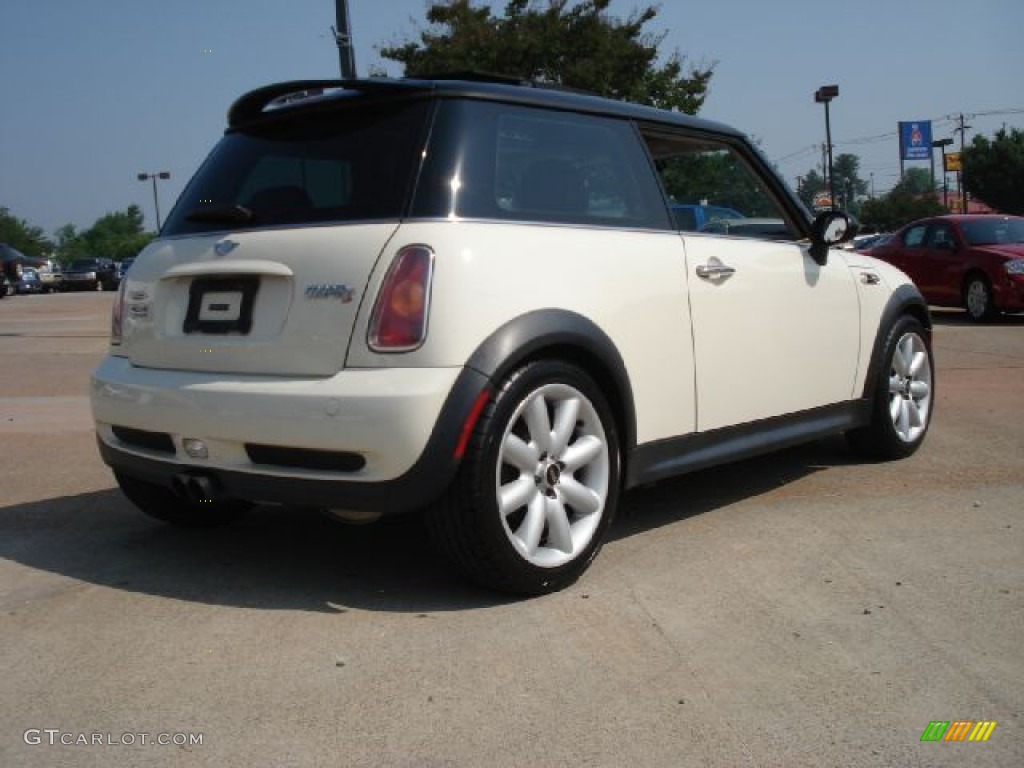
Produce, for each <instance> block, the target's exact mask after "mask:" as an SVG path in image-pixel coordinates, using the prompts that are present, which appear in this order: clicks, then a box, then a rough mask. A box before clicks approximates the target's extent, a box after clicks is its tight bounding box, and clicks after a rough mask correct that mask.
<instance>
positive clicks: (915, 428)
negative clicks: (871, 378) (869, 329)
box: [846, 315, 935, 459]
mask: <svg viewBox="0 0 1024 768" xmlns="http://www.w3.org/2000/svg"><path fill="white" fill-rule="evenodd" d="M927 338H928V335H927V332H926V331H925V329H924V326H922V325H921V322H920V321H919V320H917V319H916V318H914V317H911V316H909V315H904V316H903V317H901V318H900V319H899V320H898V321H897V322H896V323H895V324H894V325H893V326H892V328H891V329H890V330H889V334H888V336H887V337H886V341H885V346H884V347H883V354H882V359H881V361H880V362H881V364H880V365H879V366H878V372H877V374H876V379H875V382H874V386H873V389H872V392H871V394H872V404H871V421H870V423H869V424H868V425H867V426H865V427H862V428H860V429H856V430H852V431H850V432H847V433H846V437H847V439H848V440H849V442H850V444H851V445H852V446H853V447H854V448H855V449H856V450H858V451H859V452H860V453H862V454H864V455H866V456H869V457H871V458H878V459H901V458H904V457H906V456H909V455H910V454H912V453H913V452H914V451H916V450H917V449H918V448H919V447H920V446H921V443H922V442H923V441H924V437H925V434H926V433H927V432H928V425H929V424H930V423H931V416H932V404H933V399H934V396H935V369H934V365H933V363H932V357H931V349H930V348H929V345H928V342H927Z"/></svg>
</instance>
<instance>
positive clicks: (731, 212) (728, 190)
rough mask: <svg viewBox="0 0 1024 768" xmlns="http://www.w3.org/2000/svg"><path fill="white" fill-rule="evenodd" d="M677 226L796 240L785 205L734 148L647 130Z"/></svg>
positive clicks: (746, 235) (705, 230)
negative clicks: (785, 212)
mask: <svg viewBox="0 0 1024 768" xmlns="http://www.w3.org/2000/svg"><path fill="white" fill-rule="evenodd" d="M644 138H645V139H646V141H647V147H648V150H649V151H650V153H651V156H652V157H653V158H654V165H655V168H656V169H657V171H658V176H659V177H660V179H661V185H662V187H663V189H664V190H665V194H666V195H667V196H668V200H669V208H670V210H671V212H672V216H673V219H674V224H675V227H676V229H679V230H681V231H686V232H708V233H713V234H722V235H734V236H738V237H755V238H766V239H777V240H788V239H794V235H793V233H792V230H791V228H790V227H789V226H788V224H787V222H786V217H785V214H784V213H783V208H782V206H781V205H780V203H779V201H778V200H777V199H776V198H775V197H774V195H772V193H771V192H770V191H769V190H768V188H767V187H766V186H765V184H764V183H763V182H762V181H761V180H760V179H759V178H758V177H757V175H756V174H755V173H754V171H753V170H752V169H751V167H750V165H749V164H748V163H747V162H745V161H744V159H743V158H742V157H741V156H740V155H739V153H738V152H737V151H736V150H735V149H734V148H733V147H731V146H729V145H726V144H721V143H718V142H714V141H709V140H706V139H698V138H689V137H684V136H674V135H666V134H662V133H658V132H656V131H645V135H644Z"/></svg>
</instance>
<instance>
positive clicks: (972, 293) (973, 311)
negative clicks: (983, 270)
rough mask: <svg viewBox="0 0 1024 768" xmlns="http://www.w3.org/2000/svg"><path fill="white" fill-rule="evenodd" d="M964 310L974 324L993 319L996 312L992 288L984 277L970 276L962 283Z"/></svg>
mask: <svg viewBox="0 0 1024 768" xmlns="http://www.w3.org/2000/svg"><path fill="white" fill-rule="evenodd" d="M964 308H965V309H966V310H967V316H968V317H969V318H971V320H973V321H974V322H976V323H981V322H984V321H986V320H991V319H992V318H994V317H995V316H996V315H997V314H998V311H997V310H996V306H995V304H994V303H993V301H992V286H991V285H990V284H989V282H988V279H987V278H986V277H985V276H984V275H977V274H975V275H971V276H970V277H968V278H967V281H966V282H965V283H964Z"/></svg>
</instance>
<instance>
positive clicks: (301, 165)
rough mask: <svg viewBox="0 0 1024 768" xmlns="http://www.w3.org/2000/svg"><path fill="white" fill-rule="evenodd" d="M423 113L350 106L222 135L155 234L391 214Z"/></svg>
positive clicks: (410, 173)
mask: <svg viewBox="0 0 1024 768" xmlns="http://www.w3.org/2000/svg"><path fill="white" fill-rule="evenodd" d="M429 110H430V105H429V103H428V102H426V101H411V102H399V103H389V104H384V105H381V104H378V105H374V106H369V105H362V106H357V105H351V106H348V107H346V108H343V109H339V110H337V111H334V112H323V111H321V112H318V113H315V114H312V113H307V114H305V115H303V114H302V113H300V114H298V115H295V116H292V117H289V118H282V119H281V120H278V121H273V122H271V123H269V124H267V125H264V126H262V127H259V128H256V129H248V130H245V129H243V130H238V131H233V132H230V133H228V134H227V135H226V136H225V137H224V138H223V139H221V141H220V142H219V143H218V144H217V146H216V147H215V148H214V150H213V152H212V153H211V154H210V157H209V158H208V159H207V161H206V162H205V163H204V164H203V166H202V168H200V170H199V172H198V173H197V174H196V175H195V177H193V179H192V181H191V182H189V184H188V186H187V187H186V188H185V191H184V192H183V193H182V195H181V198H179V200H178V203H177V204H176V205H175V207H174V210H173V211H172V213H171V215H170V216H169V217H168V219H167V223H166V225H165V226H164V229H163V231H162V234H164V235H180V234H190V233H198V232H209V231H218V230H223V229H226V228H230V229H244V228H247V227H266V226H275V225H281V224H295V223H330V222H346V221H365V220H378V219H390V218H397V217H400V216H402V214H403V212H404V208H405V206H406V203H407V197H408V194H409V191H410V189H411V185H412V181H413V179H414V176H415V173H416V170H417V168H418V167H419V157H420V153H421V146H420V145H421V143H422V141H423V137H424V135H425V124H426V121H427V119H428V115H429Z"/></svg>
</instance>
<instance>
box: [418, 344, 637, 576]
mask: <svg viewBox="0 0 1024 768" xmlns="http://www.w3.org/2000/svg"><path fill="white" fill-rule="evenodd" d="M619 475H620V448H619V443H618V432H617V429H616V425H615V419H614V417H613V416H612V412H611V409H610V408H609V407H608V404H607V401H606V400H605V398H604V396H603V395H602V393H601V390H600V389H599V388H598V386H597V385H596V384H595V383H594V381H593V380H592V379H591V378H590V376H588V375H587V374H586V373H584V372H583V371H581V370H580V369H578V368H576V367H574V366H572V365H569V364H567V363H563V362H559V361H553V360H539V361H534V362H531V363H528V364H527V365H525V366H523V367H522V368H520V369H518V370H517V371H515V372H514V373H513V374H511V375H510V376H509V377H508V378H507V379H506V380H505V381H504V383H503V384H502V386H501V387H500V389H499V390H498V392H497V393H496V394H495V395H494V397H493V398H492V400H491V401H490V402H489V403H488V404H487V406H486V408H485V410H484V412H483V414H482V416H481V417H480V420H479V421H478V422H477V424H476V426H475V428H474V431H473V433H472V436H471V438H470V441H469V444H468V449H467V452H466V458H465V459H464V460H463V462H462V465H461V466H460V468H459V472H458V474H457V475H456V478H455V480H454V481H453V483H452V486H451V487H450V488H449V490H448V492H447V493H446V495H445V496H444V497H442V499H441V500H440V501H438V502H437V503H436V504H435V505H434V506H433V507H431V508H430V509H429V510H428V511H427V515H426V519H427V525H428V529H429V530H430V533H431V535H432V537H433V539H434V540H435V542H436V543H437V545H438V547H439V548H440V549H441V550H442V551H443V552H444V553H445V554H446V555H447V556H448V558H449V559H450V560H451V561H452V562H453V563H454V564H455V565H456V567H458V568H459V569H460V570H461V571H462V572H463V573H464V574H465V575H466V576H468V577H469V578H470V579H472V580H473V581H475V582H477V583H479V584H481V585H483V586H485V587H490V588H492V589H496V590H500V591H502V592H509V593H513V594H520V595H541V594H546V593H549V592H554V591H557V590H559V589H562V588H563V587H566V586H568V585H569V584H572V583H573V582H574V581H576V579H577V578H579V576H580V575H581V574H582V573H583V572H584V571H585V570H586V569H587V567H588V566H589V565H590V563H591V562H592V561H593V560H594V558H595V557H596V556H597V553H598V551H599V550H600V548H601V544H602V540H603V537H604V533H605V531H606V530H607V528H608V525H609V524H610V523H611V521H612V519H613V517H614V515H615V508H616V505H617V503H618V496H619Z"/></svg>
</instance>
